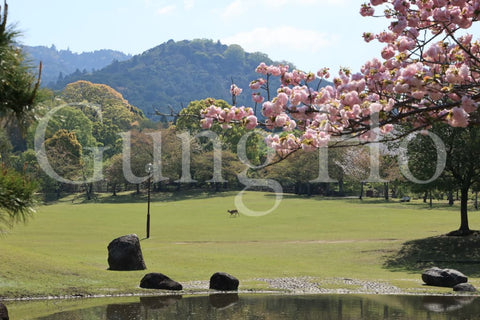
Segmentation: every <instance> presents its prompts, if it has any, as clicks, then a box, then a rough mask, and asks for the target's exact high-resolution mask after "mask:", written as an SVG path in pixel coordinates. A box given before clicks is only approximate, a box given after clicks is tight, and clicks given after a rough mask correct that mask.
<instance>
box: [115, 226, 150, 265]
mask: <svg viewBox="0 0 480 320" xmlns="http://www.w3.org/2000/svg"><path fill="white" fill-rule="evenodd" d="M108 265H109V269H110V270H119V271H130V270H145V269H146V268H147V267H146V266H145V262H144V261H143V255H142V249H141V248H140V240H139V239H138V237H137V235H136V234H129V235H126V236H122V237H119V238H117V239H114V240H112V242H110V244H109V245H108Z"/></svg>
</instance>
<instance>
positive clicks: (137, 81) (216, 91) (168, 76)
mask: <svg viewBox="0 0 480 320" xmlns="http://www.w3.org/2000/svg"><path fill="white" fill-rule="evenodd" d="M260 62H265V63H267V64H270V63H273V61H272V60H271V59H269V58H268V56H267V55H265V54H263V53H258V52H256V53H248V52H245V51H244V50H243V49H242V48H241V47H240V46H238V45H229V46H227V45H224V44H222V43H220V42H214V41H212V40H193V41H186V40H185V41H179V42H175V41H173V40H170V41H168V42H166V43H163V44H161V45H159V46H157V47H155V48H152V49H150V50H148V51H145V52H144V53H142V54H140V55H136V56H133V57H132V58H131V59H129V60H127V61H123V62H122V61H115V62H113V63H112V64H110V65H108V66H107V67H105V68H103V69H101V70H97V71H95V72H85V73H81V72H76V73H74V74H71V75H69V76H66V77H65V78H64V79H62V80H61V81H59V82H57V84H56V85H55V87H54V89H57V90H61V89H63V88H64V87H65V86H66V85H67V84H68V83H71V82H74V81H78V80H87V81H91V82H93V83H103V84H106V85H109V86H111V87H112V88H114V89H115V90H117V91H119V92H120V93H121V94H122V95H123V97H124V98H125V99H127V100H128V101H129V103H131V104H132V105H134V106H136V107H138V108H140V109H142V110H143V112H144V113H145V114H146V115H147V116H148V117H150V118H154V113H155V110H159V111H161V112H163V113H170V107H171V108H173V109H174V110H175V111H179V110H180V109H181V108H182V107H186V106H187V105H188V104H189V102H190V101H194V100H199V99H205V98H208V97H213V98H216V99H224V100H226V101H230V102H231V97H230V91H229V90H230V85H231V83H232V79H233V81H234V82H235V83H236V84H237V85H238V86H239V87H241V88H243V89H244V93H243V94H242V95H241V96H240V97H238V99H237V104H238V105H250V106H251V105H252V102H251V97H250V90H249V89H248V84H249V83H250V81H252V80H254V79H256V78H258V74H256V73H255V68H256V67H257V66H258V64H259V63H260ZM290 65H291V64H290Z"/></svg>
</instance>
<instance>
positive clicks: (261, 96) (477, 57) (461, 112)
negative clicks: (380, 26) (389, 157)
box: [202, 0, 480, 153]
mask: <svg viewBox="0 0 480 320" xmlns="http://www.w3.org/2000/svg"><path fill="white" fill-rule="evenodd" d="M378 6H381V7H383V8H385V10H384V16H385V18H387V19H389V20H391V23H390V24H389V26H388V29H387V30H385V31H381V32H379V33H364V39H365V41H367V42H370V41H374V40H375V41H378V42H380V43H383V44H385V46H384V48H383V49H382V50H381V52H380V55H381V57H382V58H381V59H377V58H374V59H372V60H370V61H367V62H366V63H365V64H364V65H363V67H362V68H361V70H360V71H359V72H357V73H352V72H351V71H350V70H349V69H346V68H343V69H341V70H340V72H339V74H338V76H336V77H334V78H333V84H331V85H326V86H323V87H322V86H320V85H317V83H318V81H320V84H322V81H323V80H324V79H328V78H329V77H330V73H329V69H328V68H322V69H320V70H319V71H317V73H316V74H314V73H311V72H310V73H306V72H303V71H299V70H292V71H290V70H289V67H288V66H286V65H279V66H274V65H266V64H265V63H261V64H260V65H259V66H258V67H257V68H256V72H257V73H258V74H259V78H258V79H256V80H253V81H252V82H251V83H250V89H251V90H253V93H252V99H253V101H254V103H255V104H261V110H262V115H263V119H264V120H263V122H262V123H261V124H262V125H264V126H265V127H266V128H267V129H269V130H272V131H273V132H276V131H278V130H279V129H281V130H282V131H283V133H281V134H272V135H270V136H269V137H268V138H267V143H268V144H269V145H270V146H272V147H274V148H275V149H276V150H277V151H279V152H281V153H288V152H291V151H293V150H297V149H299V148H302V149H305V150H313V149H316V148H319V147H322V146H325V145H327V144H328V142H329V140H330V137H331V136H332V135H342V134H350V135H357V136H360V137H362V138H364V139H376V138H377V134H378V133H380V134H387V133H389V132H392V131H393V129H394V125H395V124H398V123H402V122H408V123H409V124H410V125H411V126H412V127H413V128H414V129H415V128H417V129H424V128H428V127H429V126H430V125H431V124H432V123H433V122H434V121H445V122H448V123H449V124H450V125H451V126H455V127H466V126H468V125H469V120H470V118H471V115H472V114H473V113H475V112H476V111H477V108H478V100H479V99H480V90H479V86H478V84H479V83H480V43H479V42H478V41H473V39H472V38H473V37H472V35H469V34H465V33H462V34H460V35H457V34H458V33H459V31H461V30H462V29H468V28H469V27H470V26H471V25H472V23H473V22H475V21H477V19H478V18H479V17H480V1H478V0H475V1H474V0H470V1H469V0H448V1H447V0H421V1H418V0H371V1H370V2H369V3H366V4H363V5H362V6H361V9H360V14H361V15H363V16H373V15H375V10H376V9H377V8H376V7H378ZM272 77H278V78H279V79H280V83H281V85H280V86H279V87H278V88H277V89H276V92H274V94H273V95H270V92H268V95H267V97H270V96H273V98H270V99H266V97H265V92H263V91H262V90H263V89H266V88H269V86H268V83H269V81H271V79H272ZM314 81H316V82H314ZM232 88H233V89H232V91H231V92H232V95H233V94H234V93H238V92H241V90H240V89H239V88H238V87H236V86H235V87H234V86H232ZM234 89H235V90H236V91H234ZM202 117H203V119H202V125H203V127H204V128H209V127H210V126H211V125H212V124H213V122H214V121H218V122H220V123H222V125H223V126H224V127H228V125H229V123H232V122H237V123H242V124H243V125H245V127H247V128H249V129H252V128H255V127H256V126H257V125H259V124H260V122H259V121H258V119H257V115H255V114H254V113H253V111H252V109H251V108H244V107H240V108H237V107H232V108H231V109H228V110H226V109H219V108H217V107H215V106H210V107H208V108H206V109H205V110H203V112H202ZM376 128H378V130H374V129H376Z"/></svg>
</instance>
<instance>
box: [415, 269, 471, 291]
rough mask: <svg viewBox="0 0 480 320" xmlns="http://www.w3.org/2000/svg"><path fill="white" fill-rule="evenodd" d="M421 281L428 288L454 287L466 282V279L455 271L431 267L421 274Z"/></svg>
mask: <svg viewBox="0 0 480 320" xmlns="http://www.w3.org/2000/svg"><path fill="white" fill-rule="evenodd" d="M422 280H423V282H425V284H427V285H429V286H436V287H450V288H452V287H454V286H455V285H457V284H459V283H464V282H467V281H468V278H467V277H466V276H465V275H464V274H463V273H461V272H460V271H457V270H455V269H440V268H437V267H433V268H430V269H427V270H425V271H424V272H423V273H422Z"/></svg>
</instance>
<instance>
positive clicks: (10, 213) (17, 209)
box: [0, 1, 40, 229]
mask: <svg viewBox="0 0 480 320" xmlns="http://www.w3.org/2000/svg"><path fill="white" fill-rule="evenodd" d="M0 11H1V9H0ZM7 16H8V6H7V2H6V1H5V2H4V6H3V12H0V62H1V67H0V123H1V124H2V127H3V128H8V127H10V126H17V127H25V126H26V123H28V120H29V119H30V118H31V116H32V115H33V111H34V106H35V103H36V93H37V90H38V87H39V84H40V79H39V77H37V76H36V75H35V74H34V72H32V67H31V66H29V65H28V64H27V63H26V62H25V55H24V53H23V52H22V50H21V48H20V47H19V46H18V45H17V43H16V37H17V36H18V35H19V33H18V32H17V31H16V30H14V29H13V28H11V27H10V26H8V25H7ZM2 162H3V164H2V171H1V172H0V229H2V228H3V227H11V226H13V224H14V223H15V222H18V221H24V220H25V219H26V218H27V217H28V215H29V214H30V213H31V212H32V206H33V204H34V191H35V185H34V184H33V183H32V182H31V181H30V180H29V179H26V177H24V176H22V174H20V173H18V172H16V171H15V170H13V169H10V168H7V167H5V162H4V159H2Z"/></svg>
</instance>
